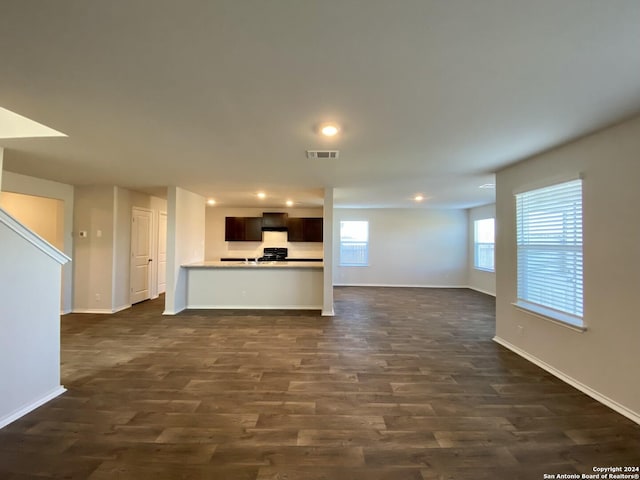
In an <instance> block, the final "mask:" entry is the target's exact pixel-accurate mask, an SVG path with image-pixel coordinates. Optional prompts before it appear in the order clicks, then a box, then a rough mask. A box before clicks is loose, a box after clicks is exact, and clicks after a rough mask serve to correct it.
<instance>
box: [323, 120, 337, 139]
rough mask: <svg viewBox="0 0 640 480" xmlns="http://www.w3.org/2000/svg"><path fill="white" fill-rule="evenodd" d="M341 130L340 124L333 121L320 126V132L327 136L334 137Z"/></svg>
mask: <svg viewBox="0 0 640 480" xmlns="http://www.w3.org/2000/svg"><path fill="white" fill-rule="evenodd" d="M339 131H340V129H339V128H338V126H337V125H335V124H333V123H326V124H324V125H322V126H321V127H320V133H322V135H324V136H325V137H333V136H335V135H337V133H338V132H339Z"/></svg>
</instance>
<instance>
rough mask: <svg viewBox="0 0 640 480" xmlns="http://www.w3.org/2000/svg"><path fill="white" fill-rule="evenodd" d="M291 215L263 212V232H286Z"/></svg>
mask: <svg viewBox="0 0 640 480" xmlns="http://www.w3.org/2000/svg"><path fill="white" fill-rule="evenodd" d="M288 218H289V215H288V214H287V213H280V212H263V213H262V231H263V232H286V231H287V220H288Z"/></svg>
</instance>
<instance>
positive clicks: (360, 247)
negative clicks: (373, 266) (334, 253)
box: [338, 220, 369, 267]
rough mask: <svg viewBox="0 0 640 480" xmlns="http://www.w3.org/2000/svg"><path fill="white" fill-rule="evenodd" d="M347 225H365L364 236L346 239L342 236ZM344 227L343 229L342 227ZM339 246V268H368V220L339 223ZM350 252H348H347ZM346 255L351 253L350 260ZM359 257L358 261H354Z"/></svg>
mask: <svg viewBox="0 0 640 480" xmlns="http://www.w3.org/2000/svg"><path fill="white" fill-rule="evenodd" d="M349 223H361V224H366V232H365V235H364V236H360V237H359V238H351V239H350V238H346V237H345V236H343V231H344V229H346V228H348V227H347V226H346V225H347V224H349ZM343 226H344V227H343ZM338 234H339V235H340V245H339V257H340V260H339V265H340V266H341V267H368V266H369V221H368V220H343V221H341V222H340V231H339V232H338ZM350 249H351V250H352V252H349V250H350ZM347 253H351V258H349V257H348V255H347ZM356 256H359V257H360V259H359V260H356V259H354V258H355V257H356Z"/></svg>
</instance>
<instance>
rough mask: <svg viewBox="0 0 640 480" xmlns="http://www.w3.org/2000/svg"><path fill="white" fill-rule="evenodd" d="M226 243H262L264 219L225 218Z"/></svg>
mask: <svg viewBox="0 0 640 480" xmlns="http://www.w3.org/2000/svg"><path fill="white" fill-rule="evenodd" d="M224 240H225V241H226V242H261V241H262V217H225V219H224Z"/></svg>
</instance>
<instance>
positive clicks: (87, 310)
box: [73, 305, 131, 315]
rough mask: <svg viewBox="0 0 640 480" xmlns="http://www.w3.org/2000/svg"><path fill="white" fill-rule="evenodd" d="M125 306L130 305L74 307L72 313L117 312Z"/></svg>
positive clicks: (128, 306) (109, 313)
mask: <svg viewBox="0 0 640 480" xmlns="http://www.w3.org/2000/svg"><path fill="white" fill-rule="evenodd" d="M127 308H131V305H121V306H119V307H116V308H113V309H111V308H74V309H73V313H99V314H108V315H111V314H112V313H118V312H121V311H122V310H126V309H127Z"/></svg>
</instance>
